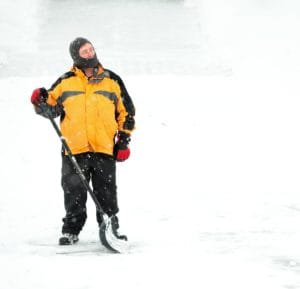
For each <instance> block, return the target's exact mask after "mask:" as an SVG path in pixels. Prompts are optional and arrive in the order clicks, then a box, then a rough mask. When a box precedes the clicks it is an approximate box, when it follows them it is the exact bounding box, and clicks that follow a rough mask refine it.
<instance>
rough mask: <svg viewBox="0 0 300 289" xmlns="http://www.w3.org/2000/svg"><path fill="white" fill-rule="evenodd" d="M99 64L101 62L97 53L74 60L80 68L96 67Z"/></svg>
mask: <svg viewBox="0 0 300 289" xmlns="http://www.w3.org/2000/svg"><path fill="white" fill-rule="evenodd" d="M98 64H99V60H98V58H97V55H96V54H95V56H94V57H93V58H82V57H78V58H77V59H76V61H75V62H74V65H75V66H77V67H78V68H80V69H84V68H94V67H97V66H98Z"/></svg>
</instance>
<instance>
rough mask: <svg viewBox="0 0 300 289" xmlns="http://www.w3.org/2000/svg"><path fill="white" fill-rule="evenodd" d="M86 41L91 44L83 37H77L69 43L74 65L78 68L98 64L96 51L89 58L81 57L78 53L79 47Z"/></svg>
mask: <svg viewBox="0 0 300 289" xmlns="http://www.w3.org/2000/svg"><path fill="white" fill-rule="evenodd" d="M86 43H90V44H91V45H92V43H91V42H90V41H89V40H87V39H86V38H83V37H77V38H75V39H74V40H73V41H72V42H71V43H70V47H69V51H70V54H71V57H72V59H73V61H74V65H75V66H77V67H79V68H88V67H96V66H97V65H98V64H99V60H98V58H97V55H96V53H95V56H94V57H93V58H90V59H86V58H82V57H81V56H80V55H79V49H80V47H81V46H82V45H84V44H86Z"/></svg>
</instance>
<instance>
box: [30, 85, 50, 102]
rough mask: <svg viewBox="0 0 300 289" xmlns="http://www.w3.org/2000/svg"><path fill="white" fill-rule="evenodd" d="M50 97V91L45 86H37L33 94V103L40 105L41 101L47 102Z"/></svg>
mask: <svg viewBox="0 0 300 289" xmlns="http://www.w3.org/2000/svg"><path fill="white" fill-rule="evenodd" d="M47 98H48V91H47V90H46V89H45V88H44V87H41V88H36V89H35V90H34V91H33V92H32V95H31V103H32V104H34V105H36V106H40V105H41V103H45V102H46V101H47Z"/></svg>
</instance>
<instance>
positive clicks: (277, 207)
mask: <svg viewBox="0 0 300 289" xmlns="http://www.w3.org/2000/svg"><path fill="white" fill-rule="evenodd" d="M299 16H300V5H299V4H298V3H297V1H293V0H289V1H283V0H275V1H268V0H264V1H262V0H260V1H258V0H257V1H256V0H252V1H251V0H244V1H237V0H230V1H221V0H211V1H208V0H202V1H201V0H199V1H179V0H177V1H133V0H132V1H121V0H114V1H95V0H94V1H91V0H90V1H79V0H78V1H70V0H65V1H57V0H56V1H55V0H52V1H50V0H45V1H40V0H30V1H20V0H17V1H13V2H10V3H5V2H4V3H1V4H0V32H1V42H0V68H1V69H0V87H1V95H0V104H1V105H0V109H1V111H0V116H1V118H0V121H1V134H2V137H1V142H0V157H1V160H2V161H1V167H0V174H1V193H0V234H1V238H0V255H1V258H0V265H1V279H0V288H1V289H2V288H3V289H7V288H12V289H22V288H34V289H35V288H36V289H44V288H45V289H47V288H49V289H53V288H61V289H69V288H70V289H87V288H91V289H92V288H120V287H122V288H139V289H140V288H195V289H196V288H197V289H198V288H205V289H207V288H208V289H210V288H214V289H215V288H218V289H219V288H251V289H253V288H262V289H263V288H264V289H265V288H268V289H276V288H293V289H294V288H300V277H299V276H300V275H299V272H300V249H299V244H300V232H299V224H300V197H299V193H300V186H299V174H300V166H299V164H300V153H299V147H300V137H299V123H300V122H299V121H300V119H299V108H300V107H299V104H300V103H299V92H300V89H299V81H298V75H299V69H300V57H299V48H300V40H299V35H300V33H299V27H300V23H299V22H300V20H299V19H300V17H299ZM77 36H84V37H87V38H89V39H90V40H91V41H92V42H93V43H94V45H95V47H96V49H97V54H98V57H99V59H100V61H101V62H102V63H103V65H104V66H105V67H107V68H109V69H112V70H113V71H115V72H116V73H118V74H120V75H121V77H122V78H123V80H124V81H125V83H126V86H127V88H128V90H129V92H130V94H131V96H132V98H133V100H134V102H135V105H136V109H137V116H136V121H137V127H136V130H135V132H134V134H133V136H132V143H131V151H132V155H131V158H130V159H129V160H128V161H126V162H124V163H121V164H118V189H119V205H120V209H121V211H120V214H119V216H120V225H121V231H122V232H124V233H126V234H127V235H128V237H129V240H130V247H131V248H130V252H129V253H128V254H123V255H115V254H111V253H109V252H108V251H106V250H105V249H104V248H103V247H102V246H101V244H100V243H99V241H98V228H97V224H96V221H95V208H94V205H93V203H92V202H91V201H90V200H89V202H88V206H89V207H88V215H89V218H88V220H87V224H86V226H85V228H84V230H83V231H82V233H81V234H80V242H79V244H78V245H76V246H72V247H67V248H65V247H63V248H62V247H59V246H57V245H56V244H57V241H58V238H59V236H60V230H61V218H62V217H63V215H64V209H63V193H62V189H61V187H60V166H61V163H60V147H61V144H60V142H59V139H58V138H57V136H56V135H55V132H54V131H53V128H52V127H51V125H50V123H49V122H48V121H47V120H46V119H43V118H41V117H39V116H37V115H35V114H34V111H33V109H32V106H31V104H30V102H29V99H30V95H31V92H32V90H33V89H34V88H36V87H40V86H45V87H47V88H49V87H50V85H51V84H52V83H53V82H54V81H55V80H56V79H57V78H58V77H59V76H60V75H61V74H62V73H64V72H66V71H67V70H68V69H69V68H70V66H71V65H72V62H71V58H70V57H69V54H68V45H69V43H70V42H71V41H72V40H73V39H74V38H75V37H77Z"/></svg>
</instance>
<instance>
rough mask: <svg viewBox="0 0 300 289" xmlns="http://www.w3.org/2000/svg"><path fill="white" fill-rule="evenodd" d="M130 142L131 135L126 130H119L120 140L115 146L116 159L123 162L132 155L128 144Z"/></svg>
mask: <svg viewBox="0 0 300 289" xmlns="http://www.w3.org/2000/svg"><path fill="white" fill-rule="evenodd" d="M129 142H130V135H129V134H127V133H125V132H119V134H118V140H117V143H116V144H115V147H114V156H115V159H116V161H118V162H123V161H125V160H127V159H128V158H129V156H130V148H129V147H128V144H129Z"/></svg>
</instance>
